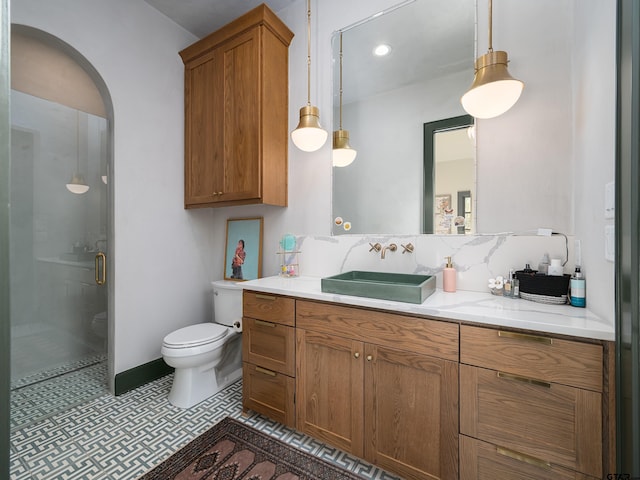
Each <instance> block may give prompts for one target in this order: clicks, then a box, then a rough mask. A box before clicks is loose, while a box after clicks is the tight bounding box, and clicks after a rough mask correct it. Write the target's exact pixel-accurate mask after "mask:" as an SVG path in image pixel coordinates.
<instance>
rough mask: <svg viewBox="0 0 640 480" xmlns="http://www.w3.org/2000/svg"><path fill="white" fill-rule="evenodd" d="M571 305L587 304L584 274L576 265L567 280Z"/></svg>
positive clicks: (581, 305)
mask: <svg viewBox="0 0 640 480" xmlns="http://www.w3.org/2000/svg"><path fill="white" fill-rule="evenodd" d="M569 289H570V292H571V293H570V297H569V298H570V300H571V305H573V306H574V307H586V306H587V284H586V281H585V279H584V275H582V272H581V271H580V267H579V266H576V271H575V273H574V274H573V277H571V281H570V282H569Z"/></svg>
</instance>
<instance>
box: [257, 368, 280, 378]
mask: <svg viewBox="0 0 640 480" xmlns="http://www.w3.org/2000/svg"><path fill="white" fill-rule="evenodd" d="M256 372H260V373H264V374H265V375H270V376H272V377H275V376H276V372H272V371H271V370H267V369H266V368H262V367H256Z"/></svg>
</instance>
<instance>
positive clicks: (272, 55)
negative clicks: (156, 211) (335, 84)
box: [180, 4, 293, 208]
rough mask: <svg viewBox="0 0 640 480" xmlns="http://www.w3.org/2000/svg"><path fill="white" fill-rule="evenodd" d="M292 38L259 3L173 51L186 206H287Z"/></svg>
mask: <svg viewBox="0 0 640 480" xmlns="http://www.w3.org/2000/svg"><path fill="white" fill-rule="evenodd" d="M292 38H293V33H292V32H291V31H290V30H289V29H288V28H287V26H286V25H285V24H284V23H283V22H282V21H281V20H280V19H279V18H278V17H277V16H276V15H275V14H274V13H273V12H272V11H271V10H269V8H268V7H267V6H265V5H264V4H262V5H260V6H259V7H257V8H255V9H253V10H251V11H249V12H248V13H246V14H245V15H243V16H241V17H240V18H238V19H237V20H235V21H233V22H231V23H230V24H228V25H226V26H225V27H223V28H221V29H220V30H218V31H216V32H214V33H212V34H210V35H208V36H207V37H204V38H203V39H201V40H200V41H198V42H196V43H195V44H193V45H191V46H189V47H187V48H186V49H184V50H182V51H181V52H180V55H181V57H182V60H183V62H184V66H185V77H184V85H185V177H184V181H185V190H184V192H185V208H198V207H217V206H228V205H242V204H255V203H264V204H269V205H278V206H286V205H287V190H288V188H287V172H288V166H287V149H288V132H287V129H288V61H289V60H288V48H289V44H290V42H291V39H292Z"/></svg>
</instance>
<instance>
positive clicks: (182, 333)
mask: <svg viewBox="0 0 640 480" xmlns="http://www.w3.org/2000/svg"><path fill="white" fill-rule="evenodd" d="M228 333H229V328H228V327H225V326H223V325H218V324H215V323H199V324H197V325H189V326H188V327H183V328H180V329H178V330H176V331H175V332H172V333H170V334H169V335H167V336H166V337H164V341H163V342H162V346H163V347H167V348H193V347H200V346H203V345H208V344H210V343H214V342H217V341H218V340H220V339H221V338H224V337H225V336H227V334H228Z"/></svg>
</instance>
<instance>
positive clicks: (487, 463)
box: [460, 435, 595, 480]
mask: <svg viewBox="0 0 640 480" xmlns="http://www.w3.org/2000/svg"><path fill="white" fill-rule="evenodd" d="M502 478H504V479H507V478H508V479H509V480H549V479H553V480H595V478H594V477H587V476H586V475H583V474H582V473H579V472H576V471H573V470H568V469H566V468H562V467H558V466H556V465H550V464H546V463H545V462H542V461H539V460H537V459H534V458H531V457H526V456H524V455H521V454H519V453H517V452H514V451H512V450H508V449H505V448H502V447H497V446H495V445H491V444H489V443H486V442H482V441H480V440H476V439H475V438H470V437H466V436H464V435H461V436H460V480H496V479H502Z"/></svg>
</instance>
